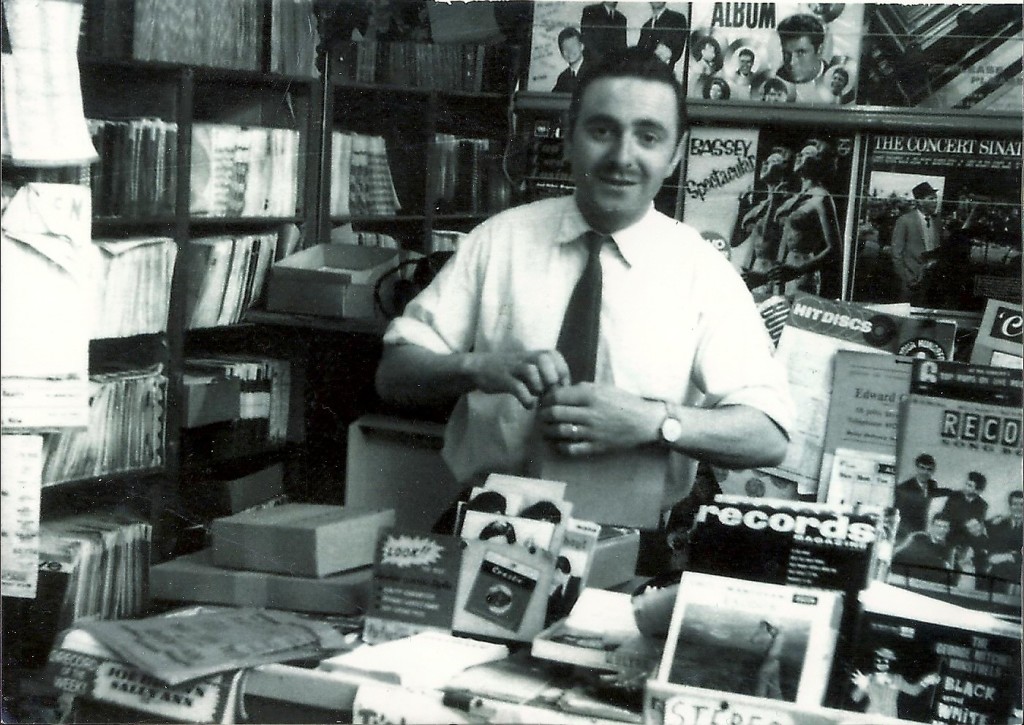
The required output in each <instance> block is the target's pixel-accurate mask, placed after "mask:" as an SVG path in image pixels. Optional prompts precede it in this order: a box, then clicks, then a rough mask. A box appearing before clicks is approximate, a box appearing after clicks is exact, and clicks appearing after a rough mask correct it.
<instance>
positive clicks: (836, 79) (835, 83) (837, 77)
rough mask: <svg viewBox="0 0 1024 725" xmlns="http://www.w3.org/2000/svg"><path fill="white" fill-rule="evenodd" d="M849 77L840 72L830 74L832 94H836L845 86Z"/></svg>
mask: <svg viewBox="0 0 1024 725" xmlns="http://www.w3.org/2000/svg"><path fill="white" fill-rule="evenodd" d="M848 80H849V79H848V78H847V77H846V76H845V75H843V74H842V73H833V74H832V86H831V87H832V95H833V96H838V95H839V94H840V93H842V92H843V89H844V88H846V83H847V81H848Z"/></svg>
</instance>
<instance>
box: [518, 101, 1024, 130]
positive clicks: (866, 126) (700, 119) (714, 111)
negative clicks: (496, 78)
mask: <svg viewBox="0 0 1024 725" xmlns="http://www.w3.org/2000/svg"><path fill="white" fill-rule="evenodd" d="M515 108H516V110H522V111H530V112H535V113H537V112H541V113H553V112H566V111H568V110H569V95H568V94H564V93H539V92H529V91H524V92H520V93H517V94H516V97H515ZM686 108H687V113H688V115H689V117H690V122H691V123H695V124H709V123H723V124H742V125H747V126H749V125H757V126H764V125H771V124H779V125H784V126H790V125H792V126H797V125H799V126H825V127H827V128H829V129H832V130H836V131H919V132H923V133H936V134H938V133H941V134H945V135H951V134H957V133H979V134H984V135H997V134H999V135H1006V134H1010V135H1013V136H1014V137H1015V138H1016V137H1019V136H1020V135H1021V133H1022V131H1024V117H1022V116H1020V115H1015V114H1012V113H983V112H979V111H971V110H969V109H968V110H941V109H940V110H931V109H922V108H890V107H888V106H844V107H842V108H834V107H831V106H812V105H806V106H805V105H799V106H798V105H795V104H785V105H778V104H771V103H759V102H756V101H711V100H693V99H690V100H688V101H687V104H686Z"/></svg>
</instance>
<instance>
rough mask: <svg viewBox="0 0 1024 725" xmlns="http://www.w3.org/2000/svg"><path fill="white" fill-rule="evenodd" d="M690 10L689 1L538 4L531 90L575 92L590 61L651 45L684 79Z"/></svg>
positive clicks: (528, 87)
mask: <svg viewBox="0 0 1024 725" xmlns="http://www.w3.org/2000/svg"><path fill="white" fill-rule="evenodd" d="M689 8H690V4H689V3H684V2H655V3H652V2H636V0H631V1H630V2H604V3H602V2H594V3H588V2H572V0H565V1H560V2H553V1H548V0H538V1H537V2H535V3H534V6H533V35H532V42H531V46H530V68H529V73H528V78H527V82H526V90H529V91H539V92H545V93H550V92H555V93H571V92H572V89H573V84H574V83H575V80H574V77H575V76H576V75H578V74H579V73H581V72H583V70H584V69H585V68H586V66H587V64H588V63H595V62H596V61H597V59H598V58H599V57H600V56H601V54H602V53H606V52H607V51H609V50H614V49H616V48H625V47H627V46H633V45H644V46H646V47H650V48H651V49H652V50H653V51H654V52H655V54H657V55H658V57H660V58H661V59H662V60H664V61H665V62H666V63H668V64H669V65H671V66H672V68H673V70H674V71H675V75H676V77H677V78H679V80H680V81H682V80H683V73H684V68H685V66H686V58H685V55H686V43H687V37H688V35H689V27H690V23H689V13H690V10H689ZM655 16H656V17H655ZM652 18H653V24H652Z"/></svg>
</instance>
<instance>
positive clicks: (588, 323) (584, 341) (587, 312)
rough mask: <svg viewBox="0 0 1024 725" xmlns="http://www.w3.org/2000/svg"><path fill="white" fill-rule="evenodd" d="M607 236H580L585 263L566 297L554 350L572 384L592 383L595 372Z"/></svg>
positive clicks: (589, 233)
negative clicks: (584, 247) (585, 253)
mask: <svg viewBox="0 0 1024 725" xmlns="http://www.w3.org/2000/svg"><path fill="white" fill-rule="evenodd" d="M607 239H610V237H606V236H603V235H601V234H598V233H597V232H593V231H591V232H587V233H586V234H585V235H583V237H582V240H583V243H584V244H586V246H587V263H586V265H585V266H584V267H583V274H581V275H580V279H579V281H578V282H577V283H576V287H574V288H573V291H572V295H571V296H570V297H569V304H568V305H567V306H566V308H565V317H564V318H562V329H561V331H560V332H559V333H558V345H557V349H558V351H559V352H560V353H562V357H563V358H565V362H566V364H568V366H569V372H570V374H571V375H572V382H573V383H581V382H593V381H594V375H595V372H596V369H597V336H598V331H599V328H600V322H601V260H600V253H601V247H602V245H603V244H604V242H605V240H607Z"/></svg>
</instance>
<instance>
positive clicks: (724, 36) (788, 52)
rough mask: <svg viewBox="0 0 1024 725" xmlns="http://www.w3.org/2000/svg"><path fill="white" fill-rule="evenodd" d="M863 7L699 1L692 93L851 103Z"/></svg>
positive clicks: (726, 97) (692, 45)
mask: <svg viewBox="0 0 1024 725" xmlns="http://www.w3.org/2000/svg"><path fill="white" fill-rule="evenodd" d="M864 7H865V6H864V5H863V4H857V3H797V2H777V3H694V4H693V10H692V20H693V23H692V25H693V30H692V32H691V34H690V57H689V58H688V62H689V70H688V71H687V95H688V96H689V97H690V98H709V99H716V100H722V101H729V100H732V101H751V100H754V101H763V102H765V103H801V104H816V105H820V104H838V105H845V104H849V103H852V102H853V100H854V96H855V94H856V89H857V76H858V62H859V58H860V48H861V32H862V22H863V17H864Z"/></svg>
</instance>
